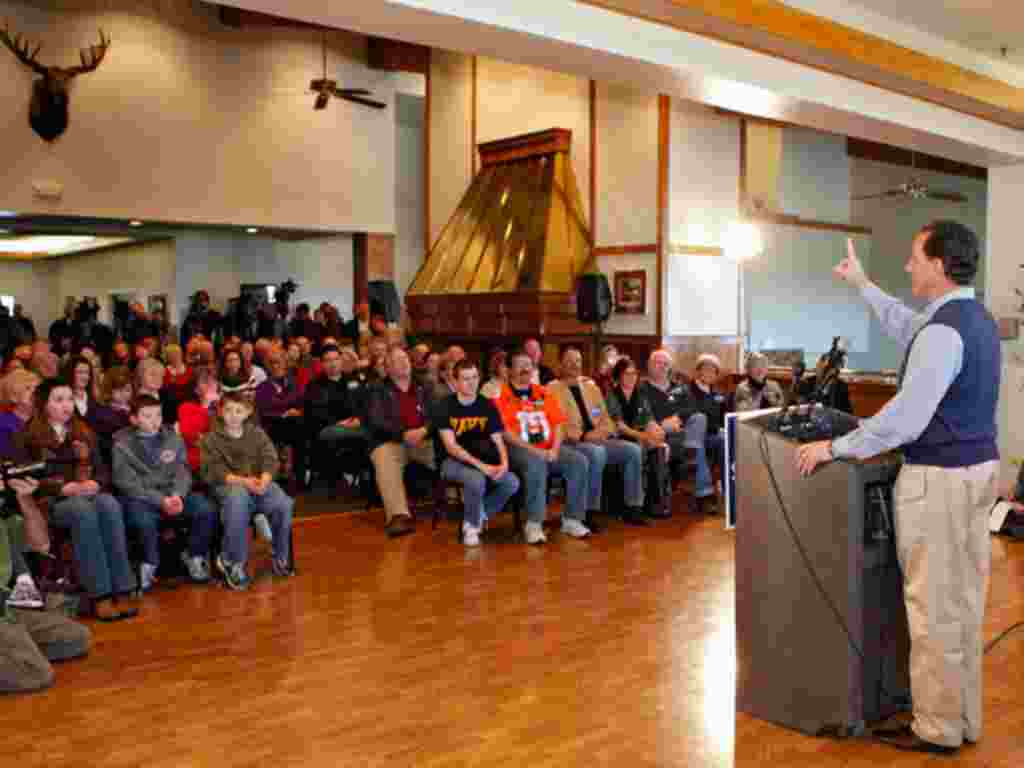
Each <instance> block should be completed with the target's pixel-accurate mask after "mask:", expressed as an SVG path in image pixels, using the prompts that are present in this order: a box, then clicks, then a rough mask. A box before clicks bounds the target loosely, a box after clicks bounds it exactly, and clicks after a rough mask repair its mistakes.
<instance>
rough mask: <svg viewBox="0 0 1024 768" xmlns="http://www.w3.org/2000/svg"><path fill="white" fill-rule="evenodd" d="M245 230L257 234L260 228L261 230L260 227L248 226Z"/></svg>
mask: <svg viewBox="0 0 1024 768" xmlns="http://www.w3.org/2000/svg"><path fill="white" fill-rule="evenodd" d="M245 231H246V232H248V233H249V234H250V235H255V234H256V233H258V232H259V231H260V230H259V228H258V227H246V230H245Z"/></svg>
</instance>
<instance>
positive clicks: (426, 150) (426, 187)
mask: <svg viewBox="0 0 1024 768" xmlns="http://www.w3.org/2000/svg"><path fill="white" fill-rule="evenodd" d="M433 59H434V49H433V48H431V49H430V50H429V51H427V84H426V94H427V95H426V98H425V99H424V100H423V225H424V226H425V227H426V229H425V230H424V234H423V243H424V246H423V247H424V252H423V263H424V264H426V263H427V256H429V255H430V247H431V246H432V245H433V243H432V242H431V237H432V236H431V233H430V180H431V177H430V120H431V77H430V73H431V70H432V69H433Z"/></svg>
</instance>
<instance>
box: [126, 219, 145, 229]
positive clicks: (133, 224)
mask: <svg viewBox="0 0 1024 768" xmlns="http://www.w3.org/2000/svg"><path fill="white" fill-rule="evenodd" d="M128 226H129V227H141V226H142V222H141V221H139V220H138V219H134V220H133V221H129V222H128Z"/></svg>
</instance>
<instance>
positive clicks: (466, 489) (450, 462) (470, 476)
mask: <svg viewBox="0 0 1024 768" xmlns="http://www.w3.org/2000/svg"><path fill="white" fill-rule="evenodd" d="M441 477H443V478H444V479H445V480H454V481H455V482H457V483H461V485H462V505H463V507H464V508H465V512H464V513H463V520H465V521H466V522H467V523H468V524H469V525H471V526H473V527H474V528H479V527H480V526H482V525H483V523H484V521H485V520H490V519H491V518H492V517H494V516H495V515H496V514H498V513H499V512H500V511H501V510H502V509H504V507H505V505H506V504H507V503H508V500H509V499H511V498H512V497H513V496H515V493H516V491H518V490H519V478H518V477H516V476H515V475H514V474H512V473H511V472H506V473H505V474H504V475H502V476H501V479H500V480H491V479H490V478H488V477H487V476H486V475H484V473H483V472H481V471H480V470H479V469H477V468H476V467H471V466H469V465H468V464H463V463H462V462H461V461H458V460H457V459H450V458H449V459H445V460H444V462H443V463H442V464H441ZM488 488H490V491H488Z"/></svg>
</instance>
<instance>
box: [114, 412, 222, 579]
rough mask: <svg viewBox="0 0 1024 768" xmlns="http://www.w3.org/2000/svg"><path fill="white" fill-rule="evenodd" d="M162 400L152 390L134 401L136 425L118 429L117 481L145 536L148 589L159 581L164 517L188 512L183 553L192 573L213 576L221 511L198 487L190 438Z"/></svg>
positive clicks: (128, 517) (127, 513) (129, 515)
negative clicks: (166, 419)
mask: <svg viewBox="0 0 1024 768" xmlns="http://www.w3.org/2000/svg"><path fill="white" fill-rule="evenodd" d="M161 413H162V406H161V403H160V401H159V400H158V399H157V398H155V397H152V396H151V395H139V396H138V397H137V398H136V399H135V401H134V402H133V403H132V426H130V427H128V428H126V429H122V430H121V431H120V432H118V433H117V434H116V435H114V449H113V457H114V462H113V463H114V486H115V487H116V488H117V490H118V493H119V494H120V495H121V497H122V498H121V503H122V508H123V509H124V517H125V521H126V522H127V523H128V525H129V526H131V527H133V528H136V529H137V530H138V531H139V532H140V535H141V536H142V550H143V563H142V578H141V582H142V589H143V591H146V590H148V589H150V588H152V586H153V581H154V578H155V577H156V570H157V567H158V566H159V565H160V536H159V530H158V526H159V522H160V520H161V519H162V518H163V519H172V518H176V517H178V516H180V515H184V516H185V517H186V518H189V519H190V520H191V530H190V533H189V542H188V548H187V549H186V550H185V551H184V552H182V553H181V557H182V561H183V562H184V563H185V567H186V568H187V569H188V575H189V577H190V578H191V579H192V580H193V581H196V582H206V581H209V580H210V540H211V538H212V537H213V529H214V524H215V522H216V519H217V518H216V512H215V511H214V509H213V505H212V504H211V503H210V500H209V499H208V498H206V496H204V495H203V494H201V493H196V492H194V491H192V473H191V471H190V470H189V466H188V461H187V458H186V455H185V443H184V442H183V441H182V439H181V437H180V436H179V435H178V434H177V433H176V432H175V431H174V430H173V429H171V428H169V427H165V426H163V417H162V415H161Z"/></svg>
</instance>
